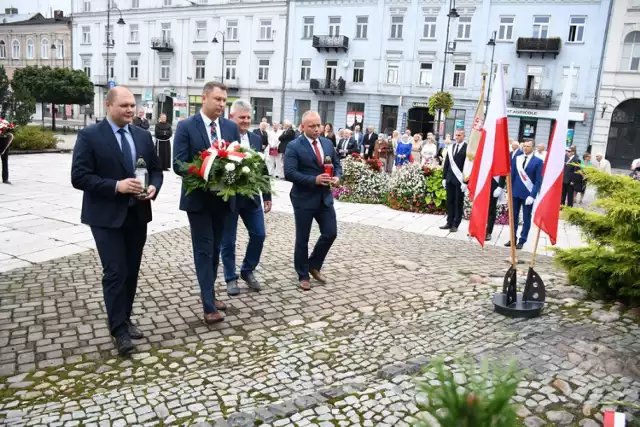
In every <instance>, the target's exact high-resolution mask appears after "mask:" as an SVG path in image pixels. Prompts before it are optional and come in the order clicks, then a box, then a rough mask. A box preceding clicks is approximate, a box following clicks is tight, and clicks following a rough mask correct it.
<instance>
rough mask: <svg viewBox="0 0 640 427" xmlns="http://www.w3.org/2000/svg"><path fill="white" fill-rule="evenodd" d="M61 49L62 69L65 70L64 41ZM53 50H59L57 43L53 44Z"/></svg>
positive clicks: (61, 43)
mask: <svg viewBox="0 0 640 427" xmlns="http://www.w3.org/2000/svg"><path fill="white" fill-rule="evenodd" d="M60 48H61V49H62V68H64V42H63V41H61V42H60ZM51 49H52V50H56V49H58V48H57V47H56V44H55V43H51Z"/></svg>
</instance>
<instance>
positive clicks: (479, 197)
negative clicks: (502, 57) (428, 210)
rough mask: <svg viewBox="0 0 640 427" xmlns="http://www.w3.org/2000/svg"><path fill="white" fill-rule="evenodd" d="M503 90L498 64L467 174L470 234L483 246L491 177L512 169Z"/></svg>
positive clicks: (500, 70)
mask: <svg viewBox="0 0 640 427" xmlns="http://www.w3.org/2000/svg"><path fill="white" fill-rule="evenodd" d="M504 94H505V90H504V70H503V68H502V63H500V64H499V65H498V72H497V75H496V84H495V90H494V91H493V93H491V99H490V100H489V109H488V110H487V120H486V121H485V122H484V128H483V129H482V136H481V138H480V143H479V144H478V151H477V152H476V158H475V160H474V162H473V169H472V170H471V176H470V177H469V183H468V187H469V195H470V196H469V197H470V198H471V200H472V201H473V205H472V207H471V218H470V219H469V235H470V236H472V237H475V238H476V239H477V240H478V243H480V246H482V247H484V237H485V235H486V232H487V217H488V216H489V201H490V198H491V180H492V179H493V177H494V176H505V175H508V174H509V173H510V172H511V162H510V159H509V130H508V126H507V103H506V99H505V96H504Z"/></svg>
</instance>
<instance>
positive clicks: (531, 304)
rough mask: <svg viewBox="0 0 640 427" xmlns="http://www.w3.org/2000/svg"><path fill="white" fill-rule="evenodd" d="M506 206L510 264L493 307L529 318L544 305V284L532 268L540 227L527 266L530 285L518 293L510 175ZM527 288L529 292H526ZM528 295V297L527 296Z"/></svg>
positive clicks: (537, 314) (506, 312)
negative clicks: (539, 285) (507, 210)
mask: <svg viewBox="0 0 640 427" xmlns="http://www.w3.org/2000/svg"><path fill="white" fill-rule="evenodd" d="M507 193H508V194H507V208H508V209H509V232H510V233H509V234H510V236H509V239H510V242H511V246H510V249H511V266H510V267H509V269H508V270H507V273H506V274H505V275H504V281H503V283H502V292H497V293H495V294H494V295H493V298H492V301H493V307H494V309H495V310H496V312H498V313H500V314H502V315H503V316H507V317H518V318H526V319H531V318H533V317H538V316H539V315H540V311H541V310H542V308H543V307H544V284H543V283H542V279H540V276H538V274H537V273H536V272H535V271H534V270H533V264H534V262H535V257H536V251H537V249H538V240H539V239H540V229H538V235H537V236H536V244H535V248H534V252H533V257H532V258H531V267H529V276H531V277H532V279H531V286H530V287H527V286H525V290H524V292H523V294H522V295H518V289H517V283H518V270H517V260H516V230H515V221H517V220H518V218H514V216H513V198H512V197H511V195H512V194H513V191H512V185H511V175H510V174H509V175H507ZM532 273H533V274H532ZM529 276H527V283H529ZM538 284H541V285H542V292H541V293H540V292H539V291H538V289H539V288H538ZM534 285H535V287H534ZM527 290H529V294H527ZM533 295H536V297H540V296H542V301H541V302H540V301H537V300H535V301H534V300H533V299H532V296H533ZM527 297H529V298H527Z"/></svg>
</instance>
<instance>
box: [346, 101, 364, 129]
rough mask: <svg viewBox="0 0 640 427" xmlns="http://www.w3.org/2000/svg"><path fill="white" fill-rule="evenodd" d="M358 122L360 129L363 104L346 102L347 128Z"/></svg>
mask: <svg viewBox="0 0 640 427" xmlns="http://www.w3.org/2000/svg"><path fill="white" fill-rule="evenodd" d="M356 122H358V124H359V125H360V129H362V123H363V122H364V103H363V102H347V126H351V125H353V124H355V123H356Z"/></svg>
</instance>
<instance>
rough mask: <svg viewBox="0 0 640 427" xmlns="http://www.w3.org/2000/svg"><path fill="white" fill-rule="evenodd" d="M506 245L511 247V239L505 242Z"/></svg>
mask: <svg viewBox="0 0 640 427" xmlns="http://www.w3.org/2000/svg"><path fill="white" fill-rule="evenodd" d="M504 245H505V246H506V247H508V248H510V247H511V240H509V241H508V242H507V243H505V244H504Z"/></svg>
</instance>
